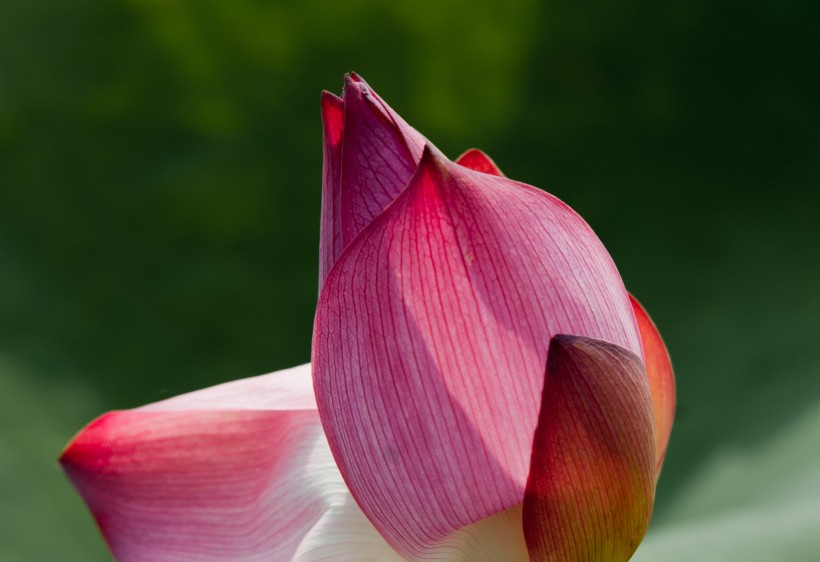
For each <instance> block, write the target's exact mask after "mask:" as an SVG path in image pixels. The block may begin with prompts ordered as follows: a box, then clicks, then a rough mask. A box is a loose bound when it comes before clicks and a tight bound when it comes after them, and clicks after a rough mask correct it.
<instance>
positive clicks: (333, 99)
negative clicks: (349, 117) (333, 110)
mask: <svg viewBox="0 0 820 562" xmlns="http://www.w3.org/2000/svg"><path fill="white" fill-rule="evenodd" d="M343 104H344V100H343V99H342V98H341V97H339V96H337V95H336V94H334V93H333V92H329V91H327V90H322V107H324V106H326V105H327V106H333V107H335V106H341V105H343Z"/></svg>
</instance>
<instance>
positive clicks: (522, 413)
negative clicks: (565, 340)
mask: <svg viewBox="0 0 820 562" xmlns="http://www.w3.org/2000/svg"><path fill="white" fill-rule="evenodd" d="M563 332H573V333H578V334H583V335H587V336H590V337H596V338H601V339H606V340H609V341H613V342H616V343H618V344H620V345H622V346H624V347H626V348H628V349H631V350H633V351H634V352H636V353H640V342H639V338H638V333H637V328H636V326H635V321H634V314H633V312H632V308H631V306H630V304H629V299H628V296H627V294H626V291H625V289H624V288H623V284H622V282H621V279H620V277H619V275H618V272H617V270H616V269H615V266H614V264H613V263H612V260H611V259H610V257H609V255H608V254H607V252H606V250H605V249H604V248H603V246H602V245H601V243H600V241H599V240H598V238H597V237H596V236H595V235H594V233H593V232H592V231H591V230H590V228H589V227H588V226H587V225H586V223H584V222H583V220H582V219H581V218H580V217H578V215H576V214H575V213H574V212H573V211H572V210H571V209H569V208H568V207H567V206H566V205H564V204H563V203H561V202H560V201H558V200H557V199H555V198H554V197H552V196H550V195H548V194H546V193H544V192H542V191H540V190H537V189H535V188H532V187H529V186H525V185H523V184H519V183H517V182H513V181H510V180H507V179H505V178H499V177H494V176H490V175H487V174H483V173H478V172H474V171H471V170H468V169H466V168H464V167H461V166H457V165H455V164H453V163H451V162H448V161H446V160H444V159H443V158H442V157H441V156H440V155H437V154H436V153H434V152H433V150H430V149H428V150H427V151H426V153H425V156H424V157H423V158H422V161H421V163H420V164H419V169H418V171H417V173H416V174H415V176H414V178H413V179H412V181H411V183H410V185H409V187H408V188H407V189H406V190H405V191H404V192H403V193H402V195H401V196H400V197H399V198H398V199H397V200H396V201H395V202H394V204H393V205H391V206H390V207H389V208H388V209H387V210H386V211H385V212H384V213H383V214H382V215H381V216H380V217H379V218H377V219H376V220H375V221H374V222H373V223H372V224H371V225H370V226H369V227H368V229H367V231H365V232H363V233H362V235H361V236H359V237H358V238H357V239H356V241H355V242H354V243H353V244H351V245H350V246H349V247H348V248H347V249H346V250H345V252H344V253H343V255H342V257H341V258H340V259H339V261H338V262H337V264H336V266H335V267H334V268H333V271H332V272H331V273H330V275H329V277H328V279H327V282H326V284H325V287H324V289H323V291H322V294H321V296H320V299H319V304H318V310H317V317H316V324H315V332H314V346H313V349H314V379H315V387H316V394H317V399H318V405H319V410H320V413H321V415H322V422H323V425H324V427H325V431H326V433H327V435H328V439H329V442H330V445H331V449H332V450H333V453H334V456H335V458H336V460H337V462H338V464H339V468H340V470H341V471H342V474H343V476H344V477H345V480H346V481H347V483H348V486H349V487H350V489H351V492H352V494H353V496H354V497H355V498H356V500H357V501H358V503H359V504H360V505H361V506H362V509H363V511H364V512H365V514H366V515H367V516H368V518H369V519H370V520H371V521H372V522H373V523H374V525H375V526H376V527H377V528H378V529H379V530H380V531H381V532H382V534H383V535H384V536H385V537H386V538H387V540H388V542H390V544H392V545H393V546H394V547H395V548H396V549H397V550H399V551H400V552H401V553H402V554H404V555H405V556H408V557H416V558H421V557H424V556H425V554H426V553H428V552H429V551H430V549H431V548H434V546H435V545H436V544H437V543H438V542H439V541H440V540H441V539H442V538H443V537H445V536H447V535H449V534H450V533H451V532H453V531H454V530H455V529H458V528H460V527H463V526H465V525H468V524H470V523H473V522H475V521H478V520H480V519H482V518H484V517H487V516H489V515H491V514H493V513H496V512H498V511H501V510H504V509H508V508H510V507H513V506H515V505H517V504H519V503H520V502H521V501H522V499H523V495H524V486H525V483H526V478H527V474H528V472H529V461H530V452H531V445H532V435H533V432H534V430H535V426H536V422H537V417H538V408H539V404H540V402H539V397H540V393H541V388H542V386H543V369H544V367H543V366H544V364H545V361H546V356H547V345H548V342H549V340H550V338H551V337H552V336H553V335H555V334H557V333H563ZM365 428H366V429H365Z"/></svg>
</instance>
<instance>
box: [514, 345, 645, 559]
mask: <svg viewBox="0 0 820 562" xmlns="http://www.w3.org/2000/svg"><path fill="white" fill-rule="evenodd" d="M655 482H656V473H655V438H654V432H653V420H652V403H651V399H650V396H649V388H648V386H647V383H646V375H645V373H644V369H643V363H642V362H641V360H640V358H639V357H638V356H637V355H635V354H634V353H632V352H630V351H628V350H626V349H624V348H622V347H620V346H618V345H615V344H612V343H609V342H605V341H602V340H596V339H592V338H584V337H577V336H565V335H559V336H555V337H554V338H553V339H552V341H551V342H550V348H549V354H548V357H547V373H546V379H545V382H544V391H543V395H542V401H541V412H540V415H539V421H538V426H537V428H536V430H535V438H534V441H533V452H532V462H531V466H530V475H529V479H528V481H527V490H526V494H525V496H524V536H525V538H526V541H527V548H528V549H529V552H530V559H531V560H532V561H533V562H592V561H594V562H624V561H626V560H629V558H630V557H631V556H632V554H633V553H634V552H635V550H636V549H637V547H638V544H640V542H641V539H642V538H643V536H644V534H645V533H646V528H647V526H648V525H649V519H650V517H651V515H652V504H653V501H654V495H655Z"/></svg>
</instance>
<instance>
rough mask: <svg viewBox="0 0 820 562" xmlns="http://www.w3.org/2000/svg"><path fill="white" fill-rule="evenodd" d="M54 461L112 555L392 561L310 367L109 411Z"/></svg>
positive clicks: (124, 560)
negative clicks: (359, 495) (349, 480)
mask: <svg viewBox="0 0 820 562" xmlns="http://www.w3.org/2000/svg"><path fill="white" fill-rule="evenodd" d="M60 460H61V462H62V464H63V468H64V469H65V471H66V473H67V474H68V476H69V477H70V478H71V480H72V482H73V483H74V485H75V486H76V487H77V489H78V491H79V492H80V494H81V495H82V496H83V498H84V499H85V501H86V503H87V504H88V506H89V508H90V509H91V512H92V513H93V515H94V518H95V519H96V520H97V524H98V525H99V527H100V530H101V531H102V534H103V536H104V537H105V539H106V541H107V542H108V545H109V547H110V548H111V551H112V553H113V554H114V556H115V557H116V559H117V560H119V561H121V562H164V561H178V560H191V561H193V560H196V561H200V560H202V561H206V560H212V561H225V560H231V561H243V562H244V561H262V560H264V561H273V560H276V561H290V560H299V561H302V562H307V561H312V560H316V561H318V560H323V561H337V560H338V561H341V560H353V559H355V560H391V556H392V557H393V558H392V559H393V560H400V559H399V558H398V556H397V555H396V554H395V552H394V551H393V550H392V549H391V548H390V547H389V546H388V545H387V543H386V542H385V541H384V539H382V538H381V536H379V534H378V533H377V532H376V531H375V529H374V528H373V527H372V525H370V524H369V523H368V522H367V520H366V518H365V517H364V515H363V514H362V513H361V510H359V508H358V507H357V506H356V504H355V503H354V502H353V499H352V498H351V496H350V494H349V492H348V491H347V488H346V487H345V485H344V482H343V481H342V478H341V475H340V474H339V471H338V469H337V468H336V464H335V462H334V461H333V458H332V456H331V454H330V450H329V448H328V446H327V440H326V439H325V438H324V435H323V433H322V428H321V425H320V423H319V416H318V413H317V412H316V409H315V402H314V399H313V391H312V384H311V378H310V366H309V365H304V366H302V367H297V368H295V369H289V370H286V371H280V372H278V373H273V374H270V375H265V376H262V377H256V378H253V379H247V380H243V381H237V382H233V383H228V384H226V385H220V386H217V387H214V388H210V389H206V390H202V391H198V392H194V393H191V394H187V395H183V396H179V397H177V398H172V399H170V400H166V401H163V402H159V403H156V404H152V405H149V406H147V407H144V408H142V409H139V410H131V411H123V412H111V413H109V414H106V415H104V416H102V417H101V418H99V419H97V420H96V421H94V422H92V423H91V424H89V426H88V427H86V428H85V429H84V430H83V431H82V432H80V434H79V435H78V436H77V437H76V438H75V439H74V441H73V442H72V443H71V444H70V445H69V447H68V448H67V450H66V451H65V452H64V453H63V456H62V458H61V459H60ZM352 551H355V552H358V554H359V556H358V557H354V558H350V557H349V556H344V555H343V553H344V552H352ZM334 553H338V554H334Z"/></svg>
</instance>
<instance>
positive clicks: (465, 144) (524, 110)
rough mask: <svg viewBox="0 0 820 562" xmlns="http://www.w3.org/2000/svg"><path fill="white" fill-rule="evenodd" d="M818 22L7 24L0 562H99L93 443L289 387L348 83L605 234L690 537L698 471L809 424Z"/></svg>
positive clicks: (209, 11) (740, 13)
mask: <svg viewBox="0 0 820 562" xmlns="http://www.w3.org/2000/svg"><path fill="white" fill-rule="evenodd" d="M814 6H815V3H813V2H809V1H806V2H798V1H793V0H781V1H779V2H772V1H769V2H748V1H726V0H724V1H717V2H716V1H711V0H698V1H691V2H686V1H681V0H674V1H672V2H644V1H638V0H632V1H627V2H618V3H612V2H603V1H599V2H596V1H587V2H581V3H578V2H570V1H549V2H538V1H536V0H530V1H515V2H513V1H507V2H503V3H497V5H496V6H495V7H492V8H491V7H487V6H484V5H479V4H478V3H476V2H467V1H459V2H434V1H430V2H420V1H418V0H416V1H393V2H378V1H375V0H372V1H371V0H356V1H354V0H350V1H347V2H338V1H335V0H323V1H304V0H300V1H290V2H263V1H251V0H190V1H179V0H130V1H128V0H120V1H111V0H107V1H102V0H70V1H66V0H59V1H58V0H27V1H22V0H20V1H17V0H5V1H4V2H2V3H0V558H1V559H2V560H4V561H8V562H13V561H17V560H20V561H29V560H49V561H50V560H78V561H84V560H104V559H106V558H105V554H104V549H103V547H102V543H101V541H99V540H98V538H97V537H96V536H95V531H94V528H93V524H92V522H91V519H90V517H89V516H88V515H87V514H86V512H85V511H84V508H83V507H82V505H81V503H80V501H79V499H78V498H77V497H75V495H74V492H73V491H72V490H71V488H70V487H69V485H68V483H67V482H66V481H65V480H64V479H63V477H62V475H61V474H60V473H59V470H58V468H57V465H56V457H57V456H58V454H59V452H60V449H61V447H62V446H63V444H64V443H65V442H67V441H68V440H69V439H70V437H71V436H72V434H73V433H74V432H75V431H76V430H78V429H79V428H80V427H81V426H82V425H83V424H84V423H85V422H87V421H88V420H89V419H91V418H92V417H94V416H96V415H97V414H99V413H101V412H102V411H104V410H108V409H117V408H128V407H132V406H137V405H140V404H143V403H145V402H150V401H154V400H157V399H160V398H163V397H167V396H169V395H172V394H176V393H180V392H184V391H188V390H192V389H195V388H200V387H203V386H208V385H212V384H215V383H218V382H221V381H225V380H230V379H235V378H240V377H246V376H250V375H255V374H259V373H263V372H267V371H272V370H275V369H279V368H282V367H287V366H291V365H294V364H297V363H300V362H304V361H307V360H308V358H309V347H310V338H311V328H312V321H313V310H314V305H315V301H316V278H317V247H318V216H319V205H320V183H321V122H320V117H319V92H320V91H321V90H322V89H330V90H332V91H336V92H338V91H339V90H340V89H341V85H342V75H343V73H344V72H346V71H349V70H356V71H357V72H359V73H360V74H362V75H363V76H364V77H365V78H366V79H367V80H368V81H369V82H370V84H371V85H372V86H373V87H374V88H375V89H376V90H377V91H378V92H379V93H380V94H381V96H382V97H383V98H384V99H386V100H387V101H388V103H390V104H391V105H392V106H393V108H394V109H396V110H397V111H398V112H399V113H400V114H401V115H403V116H404V117H405V118H406V119H407V121H408V122H410V123H411V124H413V125H414V126H415V127H416V128H417V129H419V130H420V131H421V132H422V133H424V134H425V135H426V136H427V137H428V138H429V139H431V140H432V141H433V142H434V143H436V145H437V146H438V147H439V148H440V149H442V150H443V151H445V153H447V154H448V155H450V156H451V157H455V156H457V155H458V154H460V153H461V152H462V151H463V150H465V149H467V148H470V147H473V146H476V147H480V148H482V149H484V150H485V151H487V152H488V153H489V154H491V155H492V156H493V158H494V159H495V160H496V162H497V163H498V164H499V166H500V167H501V168H502V169H503V170H504V172H505V173H506V174H507V175H508V176H510V177H512V178H515V179H519V180H522V181H525V182H528V183H531V184H534V185H536V186H539V187H543V188H545V189H547V190H549V191H550V192H552V193H554V194H555V195H557V196H559V197H561V198H562V199H564V200H565V201H567V202H568V203H569V204H570V205H572V206H573V207H574V208H575V209H576V210H578V211H579V212H580V213H581V214H582V215H583V216H584V217H585V218H586V219H587V221H588V222H589V223H590V224H591V225H592V226H593V228H595V230H596V231H597V232H598V234H599V236H600V237H601V239H602V240H603V241H604V243H605V244H606V246H607V247H608V248H609V250H610V252H611V253H612V255H613V257H614V258H615V261H616V263H617V264H618V266H619V268H620V270H621V273H622V275H623V277H624V279H625V281H626V283H627V286H628V287H629V288H630V290H631V291H632V292H634V293H635V294H636V295H637V296H638V297H639V298H640V299H641V300H642V301H643V302H644V304H645V305H646V306H647V308H648V309H649V310H650V312H651V313H652V315H653V316H654V318H655V320H656V322H657V324H658V325H659V327H660V329H661V331H662V333H663V334H664V336H665V338H666V340H667V343H668V346H669V348H670V351H671V354H672V357H673V360H674V362H675V366H676V371H677V380H678V388H679V409H678V418H677V422H676V426H675V432H674V435H673V440H672V444H671V448H670V450H669V455H668V457H667V461H666V466H665V471H664V475H663V478H662V481H661V485H660V488H659V496H658V501H657V517H656V523H657V525H658V526H661V525H665V524H671V523H673V522H675V521H676V519H678V518H681V517H683V515H682V514H681V513H679V512H676V510H675V509H674V508H673V506H674V504H675V501H676V499H677V498H679V497H680V496H681V494H683V493H684V491H685V490H686V489H687V487H686V486H687V482H689V481H690V479H691V478H692V477H693V475H695V474H698V471H699V470H701V468H702V466H703V465H704V463H706V462H707V460H708V459H710V458H713V457H714V455H717V454H721V452H722V451H727V450H737V451H744V450H749V449H753V448H754V447H756V446H757V445H758V444H760V443H762V442H764V441H765V440H766V439H768V438H769V437H770V436H772V435H774V434H776V433H777V432H779V431H781V430H782V429H783V428H785V427H788V425H789V424H790V423H792V422H793V421H794V420H795V419H797V418H798V417H799V416H800V415H801V414H802V413H803V412H805V411H806V410H807V409H809V408H811V407H813V406H814V405H816V404H817V403H818V402H820V379H818V376H820V375H819V373H820V343H819V342H818V339H820V337H818V336H820V319H819V318H820V290H819V289H818V288H820V226H818V220H817V214H818V210H819V209H820V193H818V191H819V190H818V187H820V133H819V132H820V104H819V100H820V83H819V82H818V76H820V73H818V68H817V61H818V55H820V39H818V38H820V34H818V33H817V27H816V21H817V19H816V16H817V15H818V14H817V10H816V9H815V7H814ZM818 430H820V427H818ZM697 515H698V514H697V513H694V514H693V513H689V514H687V516H688V517H695V516H697Z"/></svg>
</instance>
